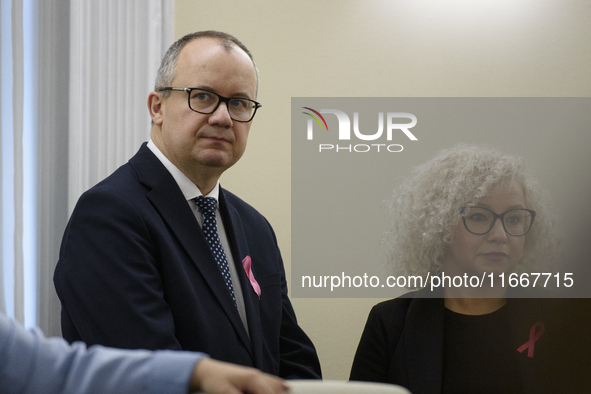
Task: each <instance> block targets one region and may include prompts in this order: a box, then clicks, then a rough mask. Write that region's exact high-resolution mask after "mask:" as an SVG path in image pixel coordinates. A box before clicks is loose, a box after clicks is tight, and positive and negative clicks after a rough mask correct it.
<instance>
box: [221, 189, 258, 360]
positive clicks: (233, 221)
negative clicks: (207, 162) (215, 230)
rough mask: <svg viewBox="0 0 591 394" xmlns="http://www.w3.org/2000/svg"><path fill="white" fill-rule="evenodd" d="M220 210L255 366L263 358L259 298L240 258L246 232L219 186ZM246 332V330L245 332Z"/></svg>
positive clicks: (245, 250)
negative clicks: (242, 303) (244, 313)
mask: <svg viewBox="0 0 591 394" xmlns="http://www.w3.org/2000/svg"><path fill="white" fill-rule="evenodd" d="M220 211H221V213H222V219H223V220H224V227H225V228H226V235H227V236H228V240H229V241H230V247H231V249H232V256H233V258H234V263H235V264H236V271H237V272H238V277H239V279H240V285H241V287H242V295H243V298H244V307H245V309H246V318H247V321H248V332H249V334H250V343H251V344H252V350H253V355H254V362H255V366H260V365H262V360H263V353H262V349H263V344H262V343H263V338H262V327H261V319H260V312H259V298H258V295H257V294H256V293H255V292H254V290H253V288H252V285H251V283H250V281H249V279H248V278H247V277H246V273H245V271H244V268H243V265H242V260H243V259H244V258H245V257H246V256H250V252H249V248H248V243H247V241H246V234H245V231H244V227H243V226H242V220H241V218H240V215H239V214H238V212H237V211H236V209H235V208H234V207H233V206H232V205H231V204H229V203H228V202H227V200H226V195H225V191H224V189H222V188H220ZM251 269H252V272H253V274H254V275H255V278H256V261H253V262H252V266H251ZM245 333H246V332H245Z"/></svg>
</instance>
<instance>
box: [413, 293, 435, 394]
mask: <svg viewBox="0 0 591 394" xmlns="http://www.w3.org/2000/svg"><path fill="white" fill-rule="evenodd" d="M443 318H444V306H443V299H440V298H437V299H434V298H415V299H414V300H413V301H412V302H411V303H410V306H409V308H408V312H407V316H406V327H405V333H406V340H405V343H404V344H405V354H406V356H407V361H408V380H409V387H412V388H413V393H416V394H421V393H439V392H441V378H442V373H443V331H444V322H443ZM426 377H429V378H428V379H427V378H426Z"/></svg>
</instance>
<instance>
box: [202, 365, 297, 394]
mask: <svg viewBox="0 0 591 394" xmlns="http://www.w3.org/2000/svg"><path fill="white" fill-rule="evenodd" d="M199 390H201V392H205V393H211V394H240V393H249V394H281V393H283V392H285V391H286V390H288V387H287V385H286V384H285V382H284V381H283V379H280V378H278V377H276V376H273V375H269V374H266V373H263V372H261V371H259V370H258V369H254V368H248V367H243V366H239V365H235V364H230V363H226V362H222V361H216V360H212V359H203V360H201V361H199V362H198V363H197V365H196V366H195V371H194V373H193V377H192V378H191V391H199Z"/></svg>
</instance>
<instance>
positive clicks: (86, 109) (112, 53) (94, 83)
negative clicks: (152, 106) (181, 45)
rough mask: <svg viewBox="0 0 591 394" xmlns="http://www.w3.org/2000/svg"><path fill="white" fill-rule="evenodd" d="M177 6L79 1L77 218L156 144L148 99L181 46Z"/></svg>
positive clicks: (73, 115) (74, 137)
mask: <svg viewBox="0 0 591 394" xmlns="http://www.w3.org/2000/svg"><path fill="white" fill-rule="evenodd" d="M173 7H174V2H173V1H163V0H148V1H146V0H135V1H133V0H126V1H121V0H101V1H72V10H71V15H72V25H71V29H72V31H71V37H72V41H71V45H70V47H71V53H70V145H69V146H70V152H69V157H70V166H69V170H70V173H69V181H70V182H69V195H68V202H69V208H70V211H71V210H72V209H73V208H74V205H75V204H76V201H77V200H78V197H79V196H80V194H82V193H83V192H84V191H86V190H87V189H89V188H90V187H92V186H93V185H95V184H96V183H97V182H99V181H101V180H102V179H103V178H105V177H106V176H107V175H109V174H110V173H111V172H113V171H114V170H115V169H116V168H117V167H119V166H120V165H121V164H123V163H125V162H127V160H128V159H129V158H130V157H131V156H132V155H133V154H134V153H135V152H136V151H137V149H139V147H140V144H141V143H142V142H143V141H146V140H147V139H148V138H149V131H150V117H149V115H148V110H147V104H146V103H147V97H148V93H149V92H150V91H151V90H152V89H153V87H154V80H155V77H156V71H157V70H158V67H159V66H160V60H161V59H162V56H163V55H164V53H165V51H166V49H168V47H169V46H170V44H172V39H173V23H172V21H173V15H172V14H173V11H174V9H173Z"/></svg>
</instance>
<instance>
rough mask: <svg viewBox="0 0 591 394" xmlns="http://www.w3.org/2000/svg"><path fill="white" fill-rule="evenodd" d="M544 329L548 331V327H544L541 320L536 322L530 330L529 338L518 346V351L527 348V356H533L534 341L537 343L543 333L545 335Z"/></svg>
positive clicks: (521, 351)
mask: <svg viewBox="0 0 591 394" xmlns="http://www.w3.org/2000/svg"><path fill="white" fill-rule="evenodd" d="M544 331H546V329H545V328H544V323H542V322H541V321H539V322H537V323H536V324H534V325H533V326H532V327H531V328H530V330H529V340H528V341H527V342H526V343H524V344H523V345H521V346H520V347H518V348H517V351H518V352H519V353H523V351H524V350H525V349H527V357H530V358H533V356H534V343H536V341H537V340H538V339H540V337H541V336H542V335H544Z"/></svg>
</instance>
